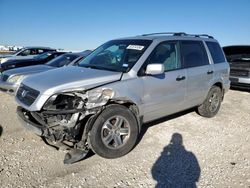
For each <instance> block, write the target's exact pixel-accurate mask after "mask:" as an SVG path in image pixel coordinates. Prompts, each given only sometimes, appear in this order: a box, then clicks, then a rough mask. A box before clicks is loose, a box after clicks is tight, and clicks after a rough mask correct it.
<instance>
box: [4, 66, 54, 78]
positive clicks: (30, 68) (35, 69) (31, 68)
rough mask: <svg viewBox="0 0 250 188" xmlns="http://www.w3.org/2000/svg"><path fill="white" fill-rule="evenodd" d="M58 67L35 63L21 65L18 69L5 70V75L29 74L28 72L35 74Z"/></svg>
mask: <svg viewBox="0 0 250 188" xmlns="http://www.w3.org/2000/svg"><path fill="white" fill-rule="evenodd" d="M55 68H56V67H51V66H48V65H34V66H28V67H21V68H16V69H11V70H7V71H5V72H4V74H5V75H8V76H14V75H27V74H35V73H40V72H44V71H48V70H52V69H55Z"/></svg>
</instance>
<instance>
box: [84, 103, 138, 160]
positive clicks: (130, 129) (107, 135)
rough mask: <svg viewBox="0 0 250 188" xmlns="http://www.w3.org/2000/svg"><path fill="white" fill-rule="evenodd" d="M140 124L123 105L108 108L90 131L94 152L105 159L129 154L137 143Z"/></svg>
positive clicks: (90, 140)
mask: <svg viewBox="0 0 250 188" xmlns="http://www.w3.org/2000/svg"><path fill="white" fill-rule="evenodd" d="M137 137H138V124H137V120H136V118H135V116H134V114H133V113H132V112H131V111H130V110H129V109H128V108H126V107H124V106H121V105H110V106H108V107H107V108H106V109H105V110H104V111H103V112H102V113H101V114H100V115H99V116H98V118H97V119H96V121H95V122H94V124H93V127H92V129H91V131H90V136H89V142H90V145H91V148H92V150H93V151H94V152H95V153H96V154H98V155H100V156H101V157H104V158H118V157H121V156H123V155H125V154H127V153H128V152H129V151H130V150H131V149H132V148H133V147H134V146H135V143H136V140H137Z"/></svg>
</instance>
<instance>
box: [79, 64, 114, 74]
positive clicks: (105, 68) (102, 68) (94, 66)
mask: <svg viewBox="0 0 250 188" xmlns="http://www.w3.org/2000/svg"><path fill="white" fill-rule="evenodd" d="M82 67H85V68H91V69H98V70H108V71H113V72H119V71H117V70H114V69H111V68H108V67H102V66H97V65H83V66H82Z"/></svg>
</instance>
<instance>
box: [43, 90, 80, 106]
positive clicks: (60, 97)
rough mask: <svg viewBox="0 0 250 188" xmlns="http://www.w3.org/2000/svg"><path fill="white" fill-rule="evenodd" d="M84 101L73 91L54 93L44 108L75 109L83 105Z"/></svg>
mask: <svg viewBox="0 0 250 188" xmlns="http://www.w3.org/2000/svg"><path fill="white" fill-rule="evenodd" d="M82 105H83V101H82V99H81V98H80V97H78V96H77V95H75V94H71V93H62V94H57V95H53V96H52V97H50V98H49V100H48V101H47V102H46V103H45V105H44V107H43V109H44V110H74V109H80V107H82Z"/></svg>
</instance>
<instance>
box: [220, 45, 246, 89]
mask: <svg viewBox="0 0 250 188" xmlns="http://www.w3.org/2000/svg"><path fill="white" fill-rule="evenodd" d="M223 51H224V53H225V55H226V58H227V61H228V62H229V65H230V81H231V87H232V88H239V89H250V46H244V45H237V46H225V47H223Z"/></svg>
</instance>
